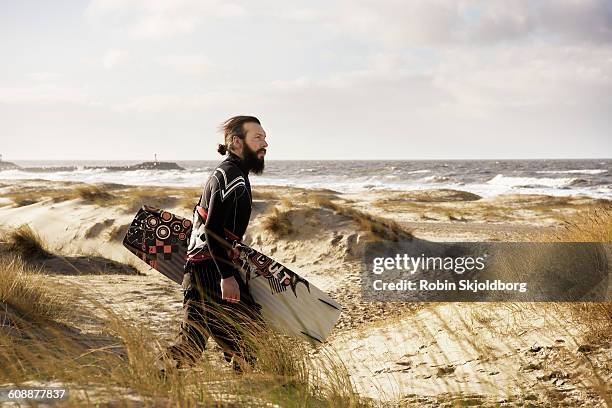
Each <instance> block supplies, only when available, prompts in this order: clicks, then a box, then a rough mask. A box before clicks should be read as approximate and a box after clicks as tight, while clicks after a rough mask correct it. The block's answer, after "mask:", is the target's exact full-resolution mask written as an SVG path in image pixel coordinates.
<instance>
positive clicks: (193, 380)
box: [0, 259, 371, 407]
mask: <svg viewBox="0 0 612 408" xmlns="http://www.w3.org/2000/svg"><path fill="white" fill-rule="evenodd" d="M42 282H43V281H42V280H41V279H39V276H38V275H33V274H32V273H31V271H29V270H28V269H27V267H26V266H25V265H24V264H23V262H21V261H20V260H18V259H15V260H14V261H13V263H6V262H5V263H2V264H0V301H1V302H2V305H3V306H4V307H3V308H2V309H4V310H7V308H8V307H9V306H10V310H11V313H12V316H17V315H18V316H19V317H20V318H19V319H13V320H19V322H18V323H19V325H20V326H19V327H16V325H13V324H12V323H11V322H12V320H11V322H9V323H8V324H9V325H12V326H11V327H15V329H14V330H13V329H10V328H7V326H6V325H5V324H3V325H2V326H0V383H11V384H19V383H22V382H25V381H35V382H39V383H40V384H48V382H49V381H53V382H54V383H55V384H56V386H57V384H58V383H59V384H62V385H64V386H66V387H67V388H70V393H71V399H70V401H69V405H70V406H81V405H87V406H89V405H103V406H107V405H108V406H123V404H125V403H126V400H125V398H126V396H129V397H130V400H127V401H128V402H129V404H128V405H130V404H132V403H133V404H136V405H139V406H140V405H143V406H270V405H274V404H276V405H279V406H283V407H306V406H317V407H368V406H371V403H370V402H369V401H367V400H363V399H361V398H360V397H359V396H358V394H357V393H356V392H355V389H354V387H353V385H352V384H351V382H350V379H349V376H348V373H347V371H346V368H345V367H344V366H343V365H342V363H341V361H340V360H339V359H337V358H333V357H334V356H332V355H331V354H330V355H326V354H325V352H324V351H320V352H319V353H317V355H316V357H315V356H313V353H311V349H310V348H309V347H308V346H306V345H305V344H303V343H300V342H297V341H296V340H295V339H289V338H287V337H284V336H281V335H278V334H276V333H274V332H270V331H266V329H262V328H259V329H257V330H255V329H254V328H251V327H248V328H247V332H246V333H244V335H245V338H246V342H245V344H249V345H251V346H254V347H255V348H256V350H257V352H256V355H257V363H256V364H255V367H254V370H246V371H245V373H244V374H242V375H235V374H234V373H233V372H232V371H231V368H230V367H229V365H228V364H226V363H225V362H218V361H216V360H214V359H212V358H210V356H209V354H210V353H205V355H204V358H202V359H201V360H200V361H199V363H198V365H197V366H196V367H195V368H194V369H192V370H187V371H185V370H182V371H178V370H173V369H168V370H167V372H166V374H165V375H161V374H160V372H159V371H158V368H157V367H156V364H155V362H156V357H157V356H158V355H159V351H160V349H162V348H163V347H164V342H163V341H161V340H160V339H159V335H158V334H156V333H154V332H151V331H150V329H148V328H147V327H146V326H143V325H141V324H137V323H136V324H135V323H134V322H132V321H129V320H126V319H123V318H121V317H119V316H118V315H117V314H115V313H114V312H113V311H112V310H111V309H108V308H106V307H104V306H103V305H101V304H100V303H98V302H96V301H95V300H93V299H88V298H87V297H86V296H84V295H83V293H77V292H70V293H67V294H66V297H65V298H59V297H57V296H56V295H55V293H59V292H60V291H61V290H60V288H59V287H55V286H54V282H53V281H48V282H45V283H44V284H43V283H42ZM64 292H65V291H64ZM65 304H67V305H71V306H72V307H74V305H79V314H78V316H69V315H65V314H64V313H63V310H64V309H63V305H65ZM7 305H8V306H7ZM13 311H16V312H14V313H13ZM0 313H1V312H0ZM66 316H68V317H69V318H70V319H72V318H73V317H74V318H78V319H85V321H87V322H88V324H96V327H95V331H94V332H90V331H88V332H87V333H86V332H81V331H79V330H76V329H75V327H73V326H72V325H71V324H72V323H69V321H72V320H70V319H69V320H66ZM35 317H40V318H43V319H46V320H47V321H37V320H36V319H35ZM56 320H62V321H64V322H65V323H64V324H62V323H59V322H57V321H56ZM2 321H4V322H5V323H6V321H7V319H4V320H2ZM243 327H244V326H243ZM262 330H264V331H263V333H262ZM130 406H131V405H130Z"/></svg>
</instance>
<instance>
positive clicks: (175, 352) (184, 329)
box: [167, 267, 208, 367]
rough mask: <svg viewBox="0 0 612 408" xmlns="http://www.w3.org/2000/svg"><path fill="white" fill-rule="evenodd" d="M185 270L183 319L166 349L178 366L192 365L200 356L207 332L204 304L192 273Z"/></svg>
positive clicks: (192, 271) (204, 345) (193, 271)
mask: <svg viewBox="0 0 612 408" xmlns="http://www.w3.org/2000/svg"><path fill="white" fill-rule="evenodd" d="M193 269H195V268H193V267H192V268H191V270H186V271H185V275H184V278H183V321H182V322H181V327H180V330H179V334H178V335H177V336H176V339H175V342H174V344H173V345H172V346H170V347H169V348H168V350H167V357H169V358H171V359H173V360H175V361H177V362H178V365H179V367H180V366H192V365H194V364H195V363H196V362H197V361H198V360H199V359H200V357H201V356H202V352H203V351H204V349H205V347H206V340H207V339H208V333H207V331H206V329H205V311H204V309H205V306H204V304H203V298H202V293H201V290H199V288H198V287H197V284H196V279H194V273H197V271H195V270H193Z"/></svg>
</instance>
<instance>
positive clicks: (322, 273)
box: [0, 181, 612, 406]
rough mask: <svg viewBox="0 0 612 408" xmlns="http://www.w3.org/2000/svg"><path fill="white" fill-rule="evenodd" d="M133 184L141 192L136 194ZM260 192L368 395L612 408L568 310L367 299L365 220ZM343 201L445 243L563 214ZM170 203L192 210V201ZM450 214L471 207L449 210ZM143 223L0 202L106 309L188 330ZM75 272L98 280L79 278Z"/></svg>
mask: <svg viewBox="0 0 612 408" xmlns="http://www.w3.org/2000/svg"><path fill="white" fill-rule="evenodd" d="M37 185H38V186H39V187H40V186H44V187H45V188H50V187H51V188H53V187H56V188H70V186H68V187H66V186H62V185H54V184H53V183H50V182H43V181H32V182H30V184H29V186H34V188H36V186H37ZM18 188H19V186H17V185H13V186H11V185H10V183H5V184H4V185H3V187H2V191H3V193H5V194H7V195H8V194H9V193H10V192H11V191H14V190H16V189H18ZM11 189H13V190H11ZM120 191H122V193H121V194H125V195H129V192H130V189H129V188H126V189H124V190H120ZM260 191H261V192H262V193H267V194H268V197H267V198H266V197H265V194H264V197H262V198H260V199H258V200H257V201H256V203H255V211H254V217H253V218H252V223H251V226H250V227H249V231H248V232H247V236H246V238H245V241H246V242H247V243H250V244H251V245H253V246H255V247H257V248H258V249H260V250H261V251H262V252H264V253H267V254H270V255H272V256H274V257H275V258H276V259H278V260H279V261H281V262H283V263H285V264H287V265H291V266H292V267H294V268H295V270H297V271H299V272H300V273H301V274H302V275H303V276H305V277H307V278H308V279H309V280H311V281H312V282H313V283H314V284H316V285H317V286H318V287H320V288H321V289H323V290H326V291H328V292H329V293H330V294H331V295H332V297H334V298H336V299H337V300H338V301H339V302H340V303H341V304H343V305H344V306H345V311H344V313H343V315H342V318H341V321H340V322H339V324H338V326H337V328H336V330H335V332H334V333H333V335H332V337H331V338H330V340H329V342H328V344H327V345H326V346H325V347H327V348H329V349H333V350H335V352H336V353H337V354H338V355H339V356H341V357H342V359H343V361H344V363H345V364H346V366H347V368H348V369H349V372H350V373H351V376H352V379H353V381H354V382H355V384H356V386H357V389H358V390H359V391H360V392H361V393H362V394H364V395H367V396H370V397H372V398H376V399H382V400H393V401H396V402H398V401H403V402H404V403H406V404H409V405H411V404H413V405H415V406H439V404H441V403H453V401H463V402H467V403H469V402H470V401H471V402H472V403H473V405H482V406H486V405H490V406H525V405H528V404H533V405H536V406H538V404H543V403H549V404H553V405H563V404H565V406H575V405H579V404H586V406H605V402H604V400H603V399H601V397H600V396H599V395H598V393H597V392H595V391H594V390H595V389H596V388H598V387H599V388H601V387H603V389H604V390H606V391H605V392H607V393H608V394H609V393H610V386H609V384H610V383H611V382H612V381H611V378H612V377H611V375H612V374H611V373H612V370H611V366H610V361H611V359H610V357H611V350H610V344H609V342H606V341H600V342H599V343H597V344H592V343H588V339H584V338H583V336H582V335H583V332H584V329H583V328H582V327H581V326H580V325H579V324H576V325H569V324H568V320H567V319H566V318H565V317H566V314H567V313H566V311H565V309H564V306H560V305H556V304H522V305H517V304H486V303H448V304H445V303H443V304H412V303H368V302H363V301H362V300H361V294H360V286H359V284H360V280H361V278H360V274H361V269H360V257H359V256H360V251H361V250H362V249H363V245H365V243H367V242H368V239H370V238H369V234H370V233H369V232H368V231H366V230H364V227H363V225H360V224H358V223H356V221H355V219H354V218H351V216H349V215H346V214H342V213H338V212H337V211H332V210H330V209H326V208H323V207H317V206H316V205H313V203H312V201H311V200H309V197H310V196H311V195H313V194H314V193H312V192H307V191H303V190H299V191H298V190H297V189H293V190H292V189H283V188H274V187H268V188H262V189H260ZM117 194H118V193H117ZM317 194H318V193H317ZM329 194H331V193H329ZM331 196H332V197H333V199H334V200H339V202H342V203H343V205H347V206H352V207H353V208H356V209H360V210H362V211H368V212H369V213H372V214H375V215H380V216H385V217H387V218H393V219H394V220H395V221H397V222H398V223H399V225H401V226H402V227H403V228H406V229H410V230H412V232H413V233H414V234H415V235H416V236H417V237H419V238H421V239H428V240H436V241H453V240H457V241H459V240H503V239H516V238H517V237H521V236H530V235H533V234H537V233H540V232H541V231H542V230H543V229H547V228H551V226H554V225H555V223H556V222H558V218H555V217H558V213H559V212H558V211H557V212H555V211H550V209H547V208H548V207H547V206H546V199H545V198H542V197H533V198H532V201H528V200H527V201H525V202H524V203H523V205H522V206H521V205H517V204H516V198H507V199H506V201H505V202H504V199H503V198H502V199H496V200H489V201H484V202H480V201H448V202H445V201H442V202H441V203H442V207H441V206H440V205H439V202H438V203H437V204H431V203H426V202H422V203H416V204H415V203H410V204H409V205H408V206H407V207H401V208H396V207H397V206H399V205H400V204H401V201H397V200H395V198H394V197H395V196H394V195H393V194H390V193H381V192H372V193H370V194H363V195H361V196H360V197H357V196H351V195H346V196H342V195H339V194H332V195H331ZM453 197H454V196H453ZM288 199H289V200H288ZM381 200H383V201H384V200H392V203H391V204H392V206H391V207H389V206H390V205H391V204H389V202H386V203H385V205H380V202H381ZM393 200H395V201H393ZM493 201H495V202H493ZM376 203H378V204H376ZM510 203H512V208H511V209H509V207H510ZM536 203H537V205H536ZM566 204H567V203H566ZM588 204H589V199H585V198H577V199H575V200H574V202H573V203H570V204H568V205H566V207H563V206H561V207H559V203H556V204H552V206H553V207H554V206H555V205H556V206H557V208H561V213H563V212H562V211H566V212H568V213H569V212H571V211H574V209H573V208H580V206H584V205H588ZM495 205H497V206H498V207H499V208H501V209H499V208H498V209H497V210H496V209H495V208H497V207H495ZM530 205H532V207H535V209H530ZM274 207H275V208H278V209H280V210H281V211H283V213H284V214H286V216H287V218H288V219H289V222H290V224H291V226H292V228H293V231H292V232H290V233H288V234H286V235H278V234H274V233H271V232H270V231H268V230H266V227H265V226H264V219H265V218H266V217H267V216H269V214H270V213H271V211H272V208H274ZM569 207H571V208H569ZM479 208H480V212H479ZM526 208H527V209H526ZM168 209H169V210H172V211H175V212H177V213H179V214H181V213H182V214H185V215H188V214H189V210H188V209H186V208H183V207H175V208H168ZM485 210H486V211H485ZM448 211H454V212H455V213H457V214H459V213H461V215H457V216H450V217H449V215H448ZM468 213H469V214H470V216H469V217H467V216H466V215H465V214H468ZM132 217H133V214H132V213H131V212H130V211H128V210H126V209H125V208H123V207H121V206H119V205H108V206H105V205H100V204H99V203H91V202H86V201H85V200H83V199H79V198H72V199H69V200H65V201H63V200H58V199H51V198H48V199H45V198H44V197H43V198H42V201H39V202H36V203H33V204H28V205H22V206H16V205H14V204H13V203H12V202H11V200H10V199H6V198H3V200H2V201H0V229H2V230H4V231H8V230H10V229H11V228H15V227H18V226H19V225H22V224H27V225H29V226H30V227H31V228H32V229H33V230H35V231H37V232H38V234H40V236H41V237H42V238H43V240H44V241H45V242H46V243H47V245H48V247H49V249H50V250H52V251H53V252H57V253H58V254H61V255H62V256H63V258H61V261H58V260H55V261H53V262H55V263H51V264H50V265H48V266H52V269H58V270H63V271H65V275H74V276H58V275H53V276H51V277H50V278H49V279H54V280H58V281H62V280H69V281H70V283H76V284H81V285H84V286H87V288H88V291H89V293H91V294H92V295H94V296H95V297H97V298H98V299H99V300H100V302H101V303H103V304H105V305H107V306H109V307H111V308H113V309H114V310H116V311H118V312H120V313H121V314H123V315H125V316H130V318H133V319H135V320H138V321H141V322H144V323H146V325H148V326H149V327H150V328H151V329H152V330H153V331H154V332H155V333H158V335H159V339H160V340H161V341H169V340H170V339H171V338H172V337H173V335H174V334H175V332H176V329H177V328H178V322H179V319H180V309H181V301H182V299H181V297H182V294H181V290H180V287H178V286H177V285H175V284H174V283H172V282H171V281H169V280H167V279H166V278H164V277H163V276H162V275H160V274H158V273H157V272H155V271H152V270H150V269H149V268H148V267H146V265H144V264H143V263H141V262H140V261H138V260H137V259H135V258H134V257H133V255H132V254H131V253H129V251H127V250H126V249H125V248H123V247H122V246H121V243H120V239H121V237H122V231H123V230H124V229H125V226H126V225H127V224H128V223H129V222H130V221H131V219H132ZM495 217H497V218H495ZM96 257H98V258H96ZM103 260H112V261H116V262H121V263H128V264H129V265H130V266H131V267H134V268H136V269H137V270H138V272H139V273H140V275H135V274H134V271H133V270H132V269H129V268H128V269H126V270H125V271H123V272H122V271H119V272H117V271H115V272H116V273H108V272H110V271H106V273H105V271H104V270H102V271H100V270H99V269H100V268H99V267H96V268H90V269H92V270H91V272H94V271H93V269H96V270H97V272H98V273H96V274H93V273H92V274H87V270H88V269H87V265H88V263H92V262H93V263H94V264H95V265H97V266H99V265H100V264H101V263H102V264H104V262H110V261H103ZM70 265H72V266H70ZM74 268H76V269H78V270H80V271H81V272H83V271H85V274H83V273H81V274H74V273H70V270H71V269H74ZM211 346H212V344H211ZM212 347H214V346H212ZM594 373H595V374H597V376H599V380H598V379H597V376H594V375H593V374H594ZM606 387H607V388H606ZM608 402H610V400H609V401H608Z"/></svg>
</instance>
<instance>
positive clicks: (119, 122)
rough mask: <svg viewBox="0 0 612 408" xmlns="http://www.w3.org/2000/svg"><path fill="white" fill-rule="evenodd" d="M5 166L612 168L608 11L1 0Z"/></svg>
mask: <svg viewBox="0 0 612 408" xmlns="http://www.w3.org/2000/svg"><path fill="white" fill-rule="evenodd" d="M0 53H1V55H2V64H0V154H3V158H4V160H28V159H29V160H33V159H82V160H96V159H116V160H121V159H138V160H140V159H142V160H147V159H152V158H153V155H154V154H155V153H157V155H158V158H159V159H160V160H169V161H171V160H197V159H201V160H209V159H218V158H219V156H218V153H216V144H217V143H219V142H221V141H222V136H221V134H220V133H219V132H218V126H219V124H220V123H221V122H222V121H223V120H225V119H227V118H228V117H230V116H233V115H238V114H249V115H255V116H257V117H259V118H260V120H261V122H262V125H263V127H264V129H265V130H266V132H267V134H268V137H267V139H268V143H269V145H270V146H269V148H268V156H267V158H268V159H277V160H281V159H290V160H295V159H407V160H410V159H504V158H517V159H529V158H609V157H612V154H611V153H612V137H611V134H612V1H609V0H511V1H508V0H499V1H497V0H413V1H401V0H352V1H344V0H335V1H334V0H331V1H330V0H327V1H318V0H309V1H291V2H287V1H271V0H258V1H256V2H254V1H240V0H236V1H215V0H176V1H169V0H168V1H159V0H94V1H68V0H62V1H27V0H25V1H2V2H0Z"/></svg>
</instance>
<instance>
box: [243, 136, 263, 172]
mask: <svg viewBox="0 0 612 408" xmlns="http://www.w3.org/2000/svg"><path fill="white" fill-rule="evenodd" d="M243 146H244V147H243V150H242V154H243V157H244V164H245V166H246V168H248V169H249V170H250V171H252V172H253V173H255V174H258V175H259V174H261V173H263V171H264V166H265V163H264V159H265V157H262V158H261V159H260V158H259V157H257V155H258V154H259V153H260V152H265V151H266V149H259V150H258V151H254V150H252V149H251V148H250V147H249V146H248V145H247V144H246V143H244V144H243Z"/></svg>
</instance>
